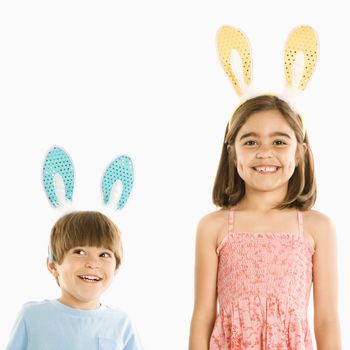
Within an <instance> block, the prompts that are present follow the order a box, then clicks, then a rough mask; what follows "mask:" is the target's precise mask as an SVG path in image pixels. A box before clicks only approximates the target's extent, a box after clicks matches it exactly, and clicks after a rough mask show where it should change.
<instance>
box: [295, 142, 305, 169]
mask: <svg viewBox="0 0 350 350" xmlns="http://www.w3.org/2000/svg"><path fill="white" fill-rule="evenodd" d="M307 150H308V145H307V144H306V143H305V142H304V143H302V144H301V145H300V146H298V151H297V152H296V155H295V166H298V165H299V162H300V159H301V158H303V157H304V155H305V153H306V151H307Z"/></svg>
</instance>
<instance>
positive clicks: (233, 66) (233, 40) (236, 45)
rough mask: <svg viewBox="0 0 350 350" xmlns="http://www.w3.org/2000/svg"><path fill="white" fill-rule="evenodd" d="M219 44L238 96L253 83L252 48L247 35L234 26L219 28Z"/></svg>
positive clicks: (222, 59) (227, 71) (220, 54)
mask: <svg viewBox="0 0 350 350" xmlns="http://www.w3.org/2000/svg"><path fill="white" fill-rule="evenodd" d="M217 45H218V51H219V57H220V61H221V63H222V66H223V68H224V71H225V72H226V74H227V75H228V77H229V79H230V81H231V83H232V85H233V87H234V89H235V91H236V93H237V94H238V96H242V95H243V94H244V93H245V91H246V90H247V87H248V86H249V85H250V83H251V50H250V45H249V42H248V39H247V38H246V37H245V35H244V34H243V33H242V32H241V31H239V30H238V29H235V28H233V27H229V26H224V27H222V28H221V29H220V30H219V33H218V37H217Z"/></svg>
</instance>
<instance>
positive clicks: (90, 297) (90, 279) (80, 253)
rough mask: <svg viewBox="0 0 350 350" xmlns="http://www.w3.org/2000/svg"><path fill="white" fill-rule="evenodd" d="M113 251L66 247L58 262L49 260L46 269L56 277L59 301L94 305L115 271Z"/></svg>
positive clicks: (76, 304) (81, 305)
mask: <svg viewBox="0 0 350 350" xmlns="http://www.w3.org/2000/svg"><path fill="white" fill-rule="evenodd" d="M115 266H116V259H115V256H114V254H113V252H112V251H111V250H109V249H106V248H103V247H100V248H99V247H90V246H82V247H75V248H72V249H70V250H69V251H68V252H67V253H66V254H65V256H64V258H63V261H62V263H61V264H56V263H50V264H49V266H48V267H49V270H50V272H51V273H52V274H53V275H54V276H55V277H56V278H57V279H58V282H59V285H60V288H61V291H62V297H61V298H60V301H61V302H62V303H63V304H65V305H67V306H70V307H73V308H77V309H97V308H98V307H99V306H100V297H101V295H102V293H103V292H104V291H105V290H106V289H107V288H108V287H109V285H110V284H111V282H112V280H113V278H114V275H115V273H116V268H115Z"/></svg>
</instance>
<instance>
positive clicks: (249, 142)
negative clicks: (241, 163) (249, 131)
mask: <svg viewBox="0 0 350 350" xmlns="http://www.w3.org/2000/svg"><path fill="white" fill-rule="evenodd" d="M256 144H257V142H256V141H254V140H249V141H246V142H245V143H244V145H247V146H255V145H256Z"/></svg>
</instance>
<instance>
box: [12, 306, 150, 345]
mask: <svg viewBox="0 0 350 350" xmlns="http://www.w3.org/2000/svg"><path fill="white" fill-rule="evenodd" d="M142 349H143V347H142V346H141V343H140V340H139V338H138V336H137V334H136V331H135V329H134V327H133V325H132V324H131V322H130V320H129V318H128V316H127V315H126V314H125V312H124V311H122V310H119V309H117V310H114V309H110V308H109V307H107V306H104V305H102V306H101V307H100V308H99V309H97V310H78V309H73V308H70V307H68V306H65V305H63V304H61V303H60V302H59V301H57V300H45V301H42V302H30V303H26V304H24V305H23V307H22V310H21V312H20V314H19V316H18V318H17V321H16V323H15V325H14V328H13V330H12V334H11V339H10V342H9V344H8V345H7V348H6V350H142Z"/></svg>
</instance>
